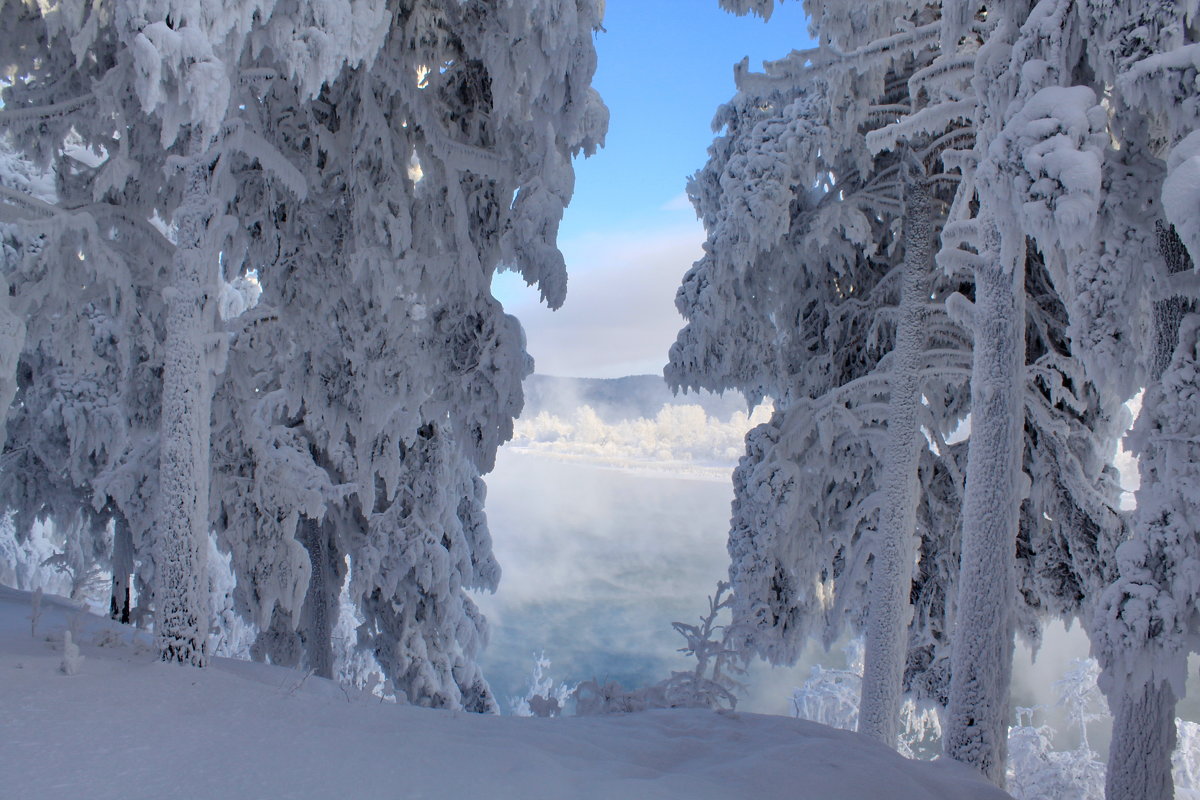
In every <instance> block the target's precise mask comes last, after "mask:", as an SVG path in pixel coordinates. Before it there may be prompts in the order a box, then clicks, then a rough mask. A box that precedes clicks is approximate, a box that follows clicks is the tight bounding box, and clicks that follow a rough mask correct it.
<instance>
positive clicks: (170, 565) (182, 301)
mask: <svg viewBox="0 0 1200 800" xmlns="http://www.w3.org/2000/svg"><path fill="white" fill-rule="evenodd" d="M192 151H193V152H192V153H191V155H190V157H189V160H188V163H187V164H186V166H184V168H183V169H184V181H185V183H184V191H183V199H182V201H181V203H180V206H179V209H178V210H177V212H176V214H175V223H176V226H177V241H176V250H175V257H174V261H173V263H172V273H173V274H172V286H171V288H170V290H169V291H167V292H164V295H165V299H166V305H167V317H166V347H165V351H164V364H163V397H162V436H161V439H160V455H159V480H160V489H159V508H158V524H157V525H156V530H155V531H154V572H155V574H154V603H155V629H156V631H157V643H158V648H159V651H160V653H161V656H162V659H163V660H164V661H177V662H179V663H182V664H191V665H194V666H203V665H204V663H205V660H206V657H207V652H206V646H205V645H206V640H207V637H208V579H207V577H208V576H207V564H206V559H207V555H208V547H207V544H208V542H207V537H208V502H209V498H208V481H209V452H208V448H209V429H210V425H211V419H210V413H211V406H212V373H211V365H210V364H209V360H208V357H207V355H208V347H209V343H210V341H211V335H212V332H213V326H212V321H211V310H210V308H209V304H208V302H207V301H208V296H209V291H210V289H211V288H212V287H213V286H214V285H215V283H216V277H217V259H218V253H217V248H216V247H215V245H214V243H213V241H212V237H211V235H210V233H209V223H210V221H211V219H212V217H213V216H214V214H215V213H216V209H215V208H214V205H213V198H212V196H211V191H210V189H211V186H210V183H211V174H210V166H211V158H210V157H207V156H206V151H207V147H205V143H204V142H203V141H202V140H201V138H200V136H199V134H193V139H192Z"/></svg>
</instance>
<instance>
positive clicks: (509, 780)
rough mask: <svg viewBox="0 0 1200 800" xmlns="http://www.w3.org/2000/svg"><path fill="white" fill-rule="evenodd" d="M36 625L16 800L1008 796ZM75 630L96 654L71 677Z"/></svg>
mask: <svg viewBox="0 0 1200 800" xmlns="http://www.w3.org/2000/svg"><path fill="white" fill-rule="evenodd" d="M29 615H30V595H29V594H27V593H24V592H18V591H16V590H12V589H5V588H0V674H2V675H3V676H4V679H3V681H0V705H2V707H3V708H4V709H5V710H6V713H5V718H4V727H5V735H4V736H3V737H2V738H0V786H3V787H4V793H5V796H8V797H20V798H25V799H26V800H40V799H41V798H45V799H46V800H50V799H51V798H63V797H88V798H89V799H90V800H106V799H107V798H113V799H114V800H115V799H116V798H121V800H135V799H136V798H159V797H212V798H217V797H272V798H296V799H297V800H302V799H304V798H328V797H339V796H342V797H346V796H353V797H354V798H356V800H368V799H369V798H414V800H415V799H416V798H466V797H488V798H564V797H571V798H596V799H600V798H641V799H643V800H655V799H656V798H689V800H702V799H703V798H714V799H715V798H743V797H780V796H787V797H792V798H797V799H798V800H802V799H803V798H813V800H816V799H817V798H819V799H820V800H839V799H841V800H849V799H850V798H854V799H855V800H858V799H859V798H873V797H887V798H889V800H932V799H933V798H954V799H955V800H1002V798H1006V797H1008V795H1006V794H1004V793H1003V792H1001V791H1000V790H998V789H996V788H995V787H993V786H990V785H989V784H987V783H985V782H983V780H982V779H981V778H978V777H976V776H975V775H974V774H973V773H972V772H971V771H970V770H968V769H967V768H965V767H961V766H959V765H956V764H951V763H929V762H916V761H906V760H905V759H903V758H901V757H900V756H898V755H897V754H896V753H894V752H892V751H890V750H888V749H886V748H884V747H882V746H880V745H877V744H875V743H874V742H871V741H868V740H866V739H865V738H862V737H859V736H857V735H856V734H853V733H848V732H845V731H838V730H834V729H832V728H826V727H824V726H821V725H817V724H815V723H811V722H805V721H801V720H793V719H788V718H785V717H769V716H759V715H754V714H717V713H713V712H701V711H659V712H650V713H645V714H635V715H626V716H616V717H599V718H566V719H532V718H521V717H486V716H477V715H471V714H456V713H451V712H445V711H432V710H427V709H420V708H413V707H409V706H398V705H392V704H386V703H382V702H380V701H379V700H378V699H377V698H374V697H371V696H369V695H364V694H359V693H355V692H353V691H348V690H343V689H342V688H341V687H339V686H338V685H337V684H334V683H332V682H329V681H325V680H321V679H318V678H315V677H307V678H306V677H305V676H304V675H303V674H301V673H297V672H295V671H293V670H287V669H282V668H278V667H270V666H266V665H262V664H250V663H247V662H237V661H229V660H226V659H213V663H212V666H211V667H209V668H208V669H204V670H197V669H192V668H188V667H180V666H175V665H169V664H164V663H161V662H159V661H158V660H157V658H156V656H155V654H154V652H153V651H152V648H151V647H150V643H149V639H148V637H146V636H145V635H143V634H140V633H134V632H133V631H131V630H130V629H129V628H126V627H123V626H119V625H116V624H114V623H110V622H108V621H107V620H102V619H98V618H96V617H93V616H90V615H88V614H86V612H82V611H76V610H74V608H73V607H72V606H71V605H70V604H69V603H68V602H66V601H61V600H58V599H56V598H52V597H47V598H45V600H44V601H43V616H42V618H41V620H40V621H39V625H38V635H37V638H33V637H31V636H30V628H29ZM71 626H73V627H74V628H75V629H76V630H77V631H78V634H77V636H76V637H75V638H76V639H77V641H78V643H79V646H80V650H81V651H82V653H83V654H84V655H85V656H86V661H85V662H84V663H83V665H82V667H81V669H80V671H79V674H78V675H76V676H72V677H70V678H68V677H66V676H64V675H63V674H62V672H61V671H60V670H59V664H60V662H61V659H62V634H63V632H64V630H67V629H68V627H71Z"/></svg>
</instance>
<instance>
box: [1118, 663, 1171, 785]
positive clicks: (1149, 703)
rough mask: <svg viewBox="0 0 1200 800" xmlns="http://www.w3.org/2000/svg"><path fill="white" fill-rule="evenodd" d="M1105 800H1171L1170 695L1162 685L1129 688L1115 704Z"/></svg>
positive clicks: (1147, 684)
mask: <svg viewBox="0 0 1200 800" xmlns="http://www.w3.org/2000/svg"><path fill="white" fill-rule="evenodd" d="M1115 700H1116V708H1115V709H1114V711H1115V713H1114V715H1113V739H1112V744H1110V745H1109V748H1108V775H1107V777H1106V779H1105V785H1104V796H1105V798H1107V800H1171V798H1172V797H1174V796H1175V784H1174V781H1173V779H1172V777H1171V753H1172V752H1173V751H1174V750H1175V693H1174V692H1173V691H1171V685H1170V684H1169V683H1167V682H1166V681H1155V682H1151V683H1144V684H1142V685H1140V686H1130V687H1128V689H1127V691H1125V692H1123V693H1122V694H1121V695H1120V696H1119V697H1117V698H1115Z"/></svg>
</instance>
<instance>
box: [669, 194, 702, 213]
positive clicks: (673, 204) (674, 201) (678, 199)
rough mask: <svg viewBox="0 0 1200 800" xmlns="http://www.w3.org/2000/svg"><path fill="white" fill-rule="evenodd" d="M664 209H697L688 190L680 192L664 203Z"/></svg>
mask: <svg viewBox="0 0 1200 800" xmlns="http://www.w3.org/2000/svg"><path fill="white" fill-rule="evenodd" d="M661 210H663V211H695V209H694V208H693V207H692V201H691V200H689V199H688V196H687V192H680V193H679V194H677V195H675V196H674V197H672V198H671V199H670V200H668V201H667V202H666V203H664V204H663V205H662V209H661Z"/></svg>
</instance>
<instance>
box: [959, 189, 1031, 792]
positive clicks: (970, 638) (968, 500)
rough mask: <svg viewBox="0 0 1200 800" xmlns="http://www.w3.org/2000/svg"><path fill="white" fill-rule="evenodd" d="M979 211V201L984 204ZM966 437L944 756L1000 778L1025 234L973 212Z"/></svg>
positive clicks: (1008, 670) (1017, 476) (1021, 388)
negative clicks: (977, 258) (976, 235)
mask: <svg viewBox="0 0 1200 800" xmlns="http://www.w3.org/2000/svg"><path fill="white" fill-rule="evenodd" d="M985 211H986V209H985ZM980 217H981V218H980V225H981V230H982V233H983V239H984V241H983V247H982V248H981V250H982V252H981V254H980V255H981V263H982V266H980V267H979V268H978V269H976V271H975V351H974V362H973V365H972V372H971V439H970V444H969V446H968V447H969V449H968V451H967V485H966V492H965V497H964V501H963V523H962V525H963V528H962V556H961V566H960V571H959V582H958V603H957V611H956V619H955V629H954V649H953V652H952V655H951V674H950V703H949V707H948V708H947V715H946V716H947V724H946V730H945V737H944V739H943V747H944V750H945V753H946V755H948V756H950V757H951V758H954V759H957V760H958V761H962V762H965V763H967V764H970V765H971V766H973V767H975V768H976V769H978V770H980V771H981V772H983V773H984V774H985V775H986V776H987V777H988V778H989V779H991V780H992V781H993V782H995V783H996V784H997V785H999V786H1003V785H1004V769H1005V759H1006V755H1007V743H1008V742H1007V732H1008V691H1009V681H1010V678H1011V674H1012V651H1013V619H1012V607H1013V602H1014V599H1015V593H1016V549H1017V545H1016V541H1017V525H1018V521H1019V510H1020V505H1021V499H1022V492H1021V488H1022V485H1023V482H1024V480H1025V478H1024V476H1023V474H1022V470H1021V449H1022V447H1021V445H1022V442H1023V430H1024V424H1025V407H1024V393H1025V371H1024V366H1025V293H1024V276H1025V237H1024V235H1023V234H1022V233H1021V231H1020V229H1019V228H1018V226H1017V225H1016V224H1015V220H1013V219H1012V218H1011V214H1005V212H1004V211H1001V218H996V217H995V216H992V215H991V214H987V215H985V214H981V215H980Z"/></svg>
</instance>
